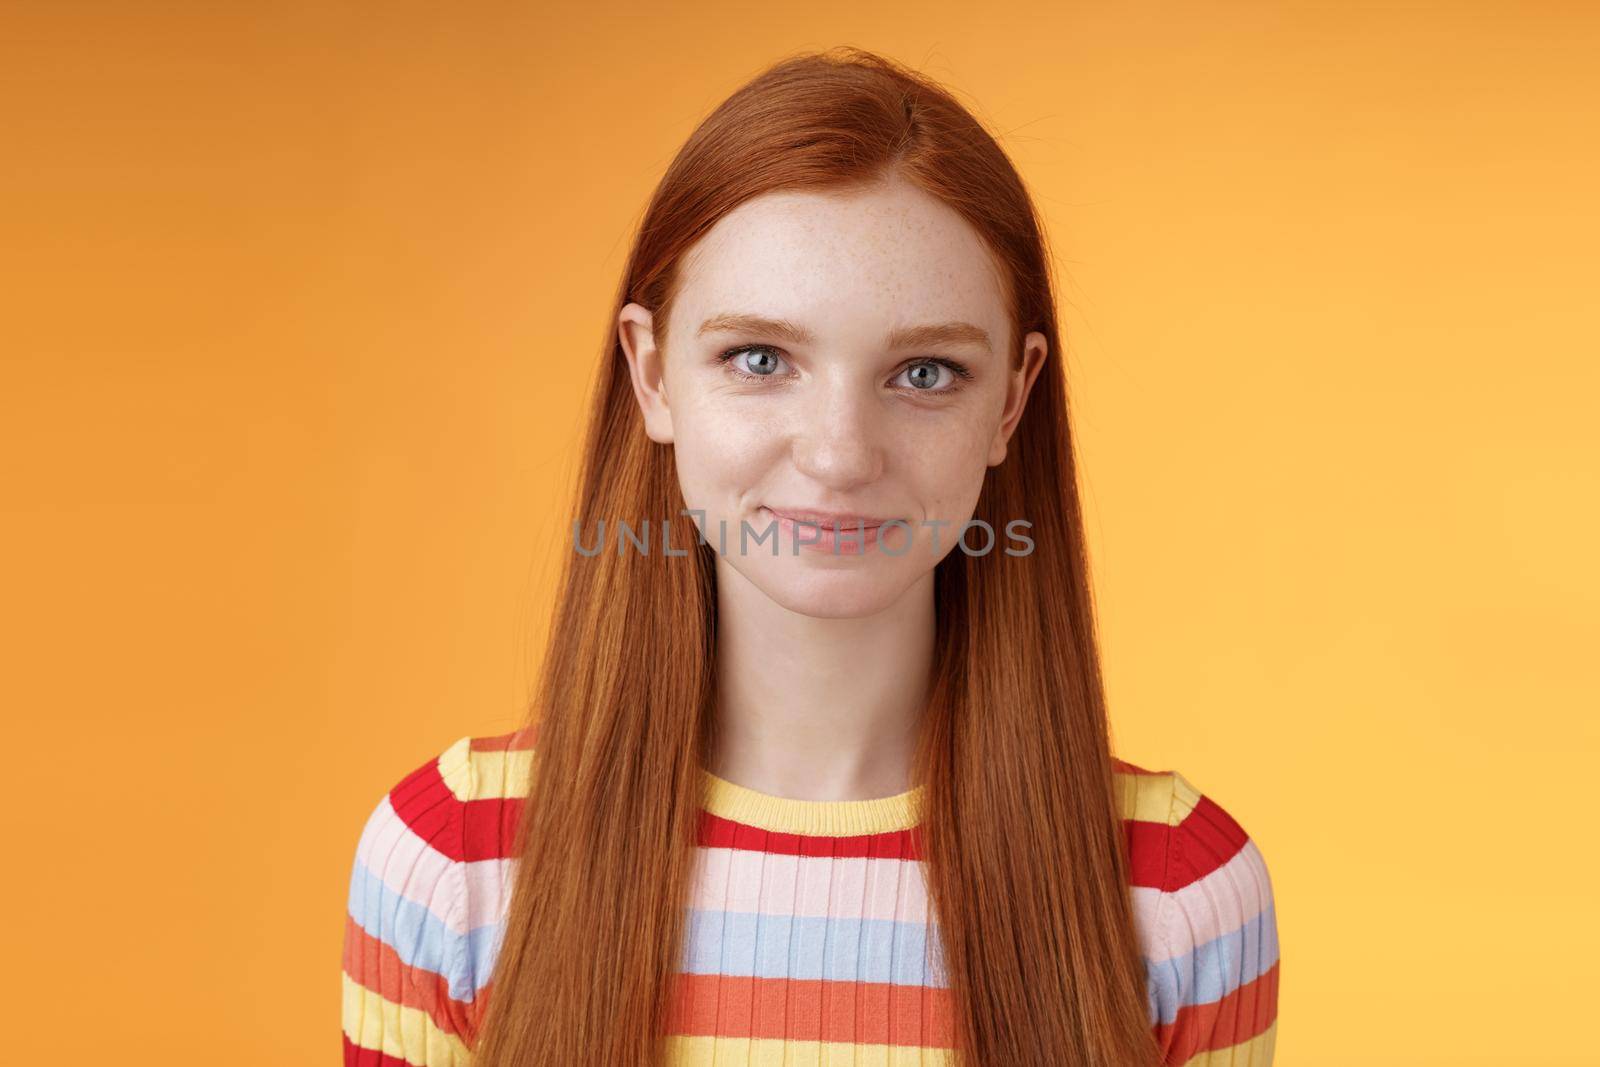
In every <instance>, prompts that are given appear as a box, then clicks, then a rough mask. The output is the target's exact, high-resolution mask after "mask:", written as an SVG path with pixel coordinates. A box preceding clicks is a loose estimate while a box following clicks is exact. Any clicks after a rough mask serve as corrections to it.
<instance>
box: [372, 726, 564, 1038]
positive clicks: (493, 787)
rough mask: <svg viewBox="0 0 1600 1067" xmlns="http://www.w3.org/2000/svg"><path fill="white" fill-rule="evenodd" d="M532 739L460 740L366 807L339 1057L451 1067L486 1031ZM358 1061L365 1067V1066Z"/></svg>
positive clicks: (521, 736) (519, 736)
mask: <svg viewBox="0 0 1600 1067" xmlns="http://www.w3.org/2000/svg"><path fill="white" fill-rule="evenodd" d="M531 756H532V739H531V737H530V736H529V735H528V734H527V733H526V732H524V731H517V732H514V733H508V734H502V735H497V736H467V737H461V738H459V739H457V740H456V741H455V742H454V743H453V744H451V745H449V746H447V747H445V748H444V749H443V750H441V751H439V752H438V753H436V754H435V755H433V756H430V757H429V758H428V759H426V760H425V761H423V762H422V763H420V764H419V765H418V766H416V767H415V768H413V769H412V770H411V771H409V772H407V773H405V774H404V775H402V776H401V777H399V778H398V780H395V781H393V784H392V785H391V786H390V787H389V788H388V789H386V790H385V791H384V792H383V793H382V795H381V796H379V798H378V799H377V801H376V803H375V804H374V805H373V807H372V808H371V809H370V812H369V814H368V815H367V817H366V822H365V824H364V825H363V827H362V829H361V833H360V837H359V839H358V841H357V843H356V849H355V858H354V862H353V864H352V866H351V873H350V885H349V896H348V903H347V912H348V914H347V916H346V920H345V939H344V940H345V947H344V967H343V970H344V998H343V1021H344V1027H343V1028H344V1041H345V1055H346V1059H347V1061H348V1062H355V1059H354V1057H358V1056H360V1055H365V1056H368V1057H370V1056H371V1055H372V1054H373V1053H374V1052H377V1053H380V1054H389V1055H393V1056H399V1057H401V1058H403V1059H405V1060H407V1061H409V1062H411V1063H414V1064H421V1065H423V1067H434V1065H435V1064H436V1063H456V1062H458V1061H459V1060H460V1057H462V1056H464V1055H465V1054H466V1053H467V1051H468V1050H470V1048H471V1046H472V1044H473V1043H474V1040H475V1036H476V1033H477V1028H478V1024H479V1022H480V1021H481V1017H482V1012H483V1007H484V1000H485V997H484V996H483V995H482V994H483V993H484V987H485V986H486V985H487V983H488V979H489V975H490V974H491V973H492V971H493V962H494V961H493V954H494V951H495V948H496V947H497V943H496V939H497V937H498V934H499V931H500V926H501V923H502V922H503V918H504V911H505V905H506V903H507V901H508V899H509V894H510V888H511V885H512V879H513V876H514V871H515V863H516V861H515V851H514V845H515V838H516V831H517V827H518V823H519V822H520V817H521V808H522V796H523V794H524V793H525V792H526V788H527V773H528V766H529V760H530V759H531ZM362 1062H365V1061H364V1060H363V1061H362Z"/></svg>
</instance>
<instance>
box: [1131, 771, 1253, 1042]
mask: <svg viewBox="0 0 1600 1067" xmlns="http://www.w3.org/2000/svg"><path fill="white" fill-rule="evenodd" d="M1114 762H1115V770H1116V778H1117V786H1118V789H1117V796H1118V803H1119V806H1120V809H1121V814H1122V818H1123V828H1124V834H1125V838H1126V840H1127V844H1128V857H1129V881H1130V892H1131V894H1132V899H1133V905H1134V919H1135V923H1136V925H1137V927H1138V931H1139V937H1140V941H1141V951H1142V953H1143V955H1144V958H1145V970H1146V976H1147V979H1148V991H1149V997H1150V1010H1151V1016H1152V1020H1153V1022H1154V1025H1155V1028H1156V1034H1157V1037H1158V1040H1159V1043H1160V1045H1161V1048H1162V1052H1163V1054H1164V1056H1165V1059H1164V1061H1163V1062H1164V1063H1166V1064H1173V1065H1177V1064H1195V1065H1198V1064H1205V1063H1211V1062H1214V1061H1215V1058H1216V1057H1217V1056H1218V1055H1220V1056H1222V1057H1223V1058H1224V1059H1227V1057H1230V1056H1231V1057H1232V1058H1233V1059H1232V1060H1229V1062H1235V1061H1242V1062H1248V1063H1251V1064H1257V1065H1265V1064H1270V1063H1271V1062H1272V1055H1273V1046H1274V1043H1275V1040H1276V1035H1277V1000H1278V970H1279V968H1278V936H1277V915H1276V908H1275V906H1274V901H1273V894H1272V881H1271V877H1270V875H1269V874H1268V871H1267V865H1266V860H1265V858H1264V857H1263V855H1262V853H1261V850H1260V849H1259V848H1258V847H1257V845H1256V843H1255V841H1254V840H1253V839H1252V838H1251V837H1250V835H1249V834H1248V833H1247V832H1246V831H1245V829H1244V827H1243V826H1241V825H1240V823H1239V821H1238V820H1237V819H1235V818H1234V816H1233V815H1232V814H1231V813H1230V812H1229V811H1228V810H1227V809H1226V808H1224V807H1223V806H1222V805H1221V804H1219V803H1218V802H1217V801H1216V800H1215V799H1214V798H1213V797H1211V796H1209V795H1207V794H1205V793H1203V792H1201V791H1200V790H1199V789H1198V788H1196V787H1195V785H1194V784H1193V783H1192V782H1190V781H1189V779H1188V778H1186V777H1184V776H1183V775H1182V774H1180V773H1179V772H1177V771H1174V770H1148V769H1146V768H1143V767H1140V766H1137V765H1135V764H1132V763H1128V762H1127V761H1124V760H1116V761H1114Z"/></svg>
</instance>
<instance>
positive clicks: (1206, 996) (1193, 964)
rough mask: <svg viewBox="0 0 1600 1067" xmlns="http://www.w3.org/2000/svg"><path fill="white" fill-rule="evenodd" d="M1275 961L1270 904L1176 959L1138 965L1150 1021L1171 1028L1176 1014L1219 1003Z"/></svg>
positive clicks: (1275, 925) (1275, 938) (1274, 923)
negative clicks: (1142, 971)
mask: <svg viewBox="0 0 1600 1067" xmlns="http://www.w3.org/2000/svg"><path fill="white" fill-rule="evenodd" d="M1277 962H1278V923H1277V914H1276V910H1275V905H1273V904H1271V903H1269V904H1268V905H1267V909H1266V910H1265V911H1263V912H1262V913H1261V914H1259V915H1257V916H1256V917H1255V918H1253V919H1250V920H1247V921H1246V922H1245V924H1244V925H1243V926H1241V927H1239V928H1238V929H1237V930H1233V931H1230V932H1229V933H1226V934H1222V935H1220V936H1218V937H1214V938H1212V939H1211V940H1210V941H1207V942H1206V943H1205V944H1203V945H1196V946H1195V947H1194V950H1193V951H1191V952H1186V953H1184V954H1183V955H1182V956H1174V957H1173V958H1172V959H1170V960H1162V961H1160V962H1159V963H1156V962H1152V961H1151V960H1150V959H1149V958H1148V957H1147V958H1146V959H1145V961H1144V968H1145V980H1146V982H1147V983H1148V990H1149V994H1150V1011H1151V1016H1152V1018H1155V1019H1157V1020H1158V1021H1160V1022H1162V1023H1171V1022H1172V1021H1173V1020H1175V1019H1177V1017H1178V1010H1179V1009H1180V1008H1184V1007H1187V1006H1189V1005H1193V1004H1210V1003H1212V1002H1213V1001H1217V1000H1221V999H1222V998H1223V997H1225V996H1227V995H1228V994H1229V993H1232V992H1233V991H1234V990H1236V989H1238V988H1239V987H1240V986H1243V985H1245V984H1247V983H1249V982H1253V981H1254V980H1255V979H1257V978H1259V977H1260V976H1261V975H1262V974H1264V973H1266V972H1267V971H1269V970H1271V969H1272V965H1273V964H1274V963H1277Z"/></svg>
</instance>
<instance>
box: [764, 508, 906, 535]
mask: <svg viewBox="0 0 1600 1067" xmlns="http://www.w3.org/2000/svg"><path fill="white" fill-rule="evenodd" d="M763 510H765V511H767V512H770V513H771V514H773V515H776V516H777V517H778V518H780V519H788V520H789V521H790V522H806V523H810V524H812V525H813V526H825V527H833V526H839V527H841V528H846V529H850V530H854V529H856V528H857V527H860V528H862V529H866V530H871V529H874V528H876V527H879V526H882V525H883V524H884V523H886V522H892V521H893V519H892V518H881V517H879V516H876V515H855V514H850V513H847V512H843V511H807V510H805V509H803V508H774V507H764V508H763Z"/></svg>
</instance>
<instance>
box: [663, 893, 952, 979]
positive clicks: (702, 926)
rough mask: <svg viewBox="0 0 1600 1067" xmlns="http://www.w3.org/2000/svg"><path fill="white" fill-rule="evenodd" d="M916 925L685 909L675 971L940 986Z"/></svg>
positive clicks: (921, 926)
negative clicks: (685, 927) (685, 929)
mask: <svg viewBox="0 0 1600 1067" xmlns="http://www.w3.org/2000/svg"><path fill="white" fill-rule="evenodd" d="M930 937H931V939H932V941H933V950H934V952H937V951H938V934H937V932H936V931H935V932H932V933H931V934H930V930H929V926H928V925H927V924H925V923H921V922H895V921H893V920H891V919H835V918H827V917H823V916H793V915H762V914H758V913H755V912H743V911H706V910H702V909H699V908H691V909H689V933H688V942H687V945H686V948H685V959H684V965H683V970H684V971H685V972H687V973H689V974H726V975H738V976H741V977H756V978H798V979H811V980H815V979H826V980H829V981H835V982H854V981H862V982H885V983H892V984H894V985H905V986H937V987H943V986H944V985H945V984H946V983H945V978H944V975H943V974H942V973H941V972H940V969H939V968H938V967H937V966H936V960H935V959H932V958H930V956H929V940H930Z"/></svg>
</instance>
